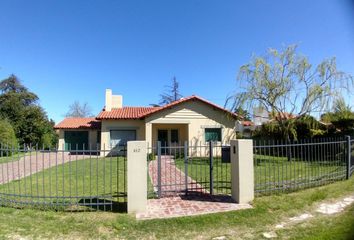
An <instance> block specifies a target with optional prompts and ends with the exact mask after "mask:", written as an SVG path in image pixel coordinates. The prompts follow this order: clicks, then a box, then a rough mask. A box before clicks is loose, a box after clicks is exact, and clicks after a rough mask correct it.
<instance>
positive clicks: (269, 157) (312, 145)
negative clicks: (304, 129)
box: [254, 138, 353, 195]
mask: <svg viewBox="0 0 354 240" xmlns="http://www.w3.org/2000/svg"><path fill="white" fill-rule="evenodd" d="M350 142H351V141H350V139H349V140H348V139H347V138H331V139H329V138H328V139H309V140H302V141H296V142H295V141H294V142H284V141H254V166H255V171H254V173H255V192H256V195H262V194H272V193H277V192H288V191H295V190H299V189H304V188H309V187H315V186H319V185H324V184H327V183H331V182H334V181H338V180H343V179H346V178H348V177H349V176H350V174H351V173H349V172H348V169H349V168H348V162H349V161H348V156H351V144H350ZM351 163H353V161H352V162H351Z"/></svg>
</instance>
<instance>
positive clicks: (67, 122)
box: [54, 118, 101, 129]
mask: <svg viewBox="0 0 354 240" xmlns="http://www.w3.org/2000/svg"><path fill="white" fill-rule="evenodd" d="M54 128H55V129H80V128H93V129H100V128H101V122H100V121H98V120H96V119H95V118H65V119H64V120H63V121H61V122H60V123H58V124H57V125H55V126H54Z"/></svg>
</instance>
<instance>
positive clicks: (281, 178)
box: [176, 155, 346, 194]
mask: <svg viewBox="0 0 354 240" xmlns="http://www.w3.org/2000/svg"><path fill="white" fill-rule="evenodd" d="M254 161H255V166H254V167H255V172H254V181H255V188H256V191H257V192H258V194H269V193H273V192H287V191H290V190H299V189H303V188H308V187H313V186H319V185H323V184H326V183H330V182H333V181H336V180H342V179H343V178H345V171H346V166H345V165H344V164H343V162H342V160H338V161H326V162H324V161H322V162H320V163H319V162H313V161H312V162H310V161H298V160H292V161H288V160H287V158H286V157H270V156H266V155H255V158H254ZM176 166H177V167H178V168H179V169H181V170H182V171H185V165H184V160H183V159H177V160H176ZM230 167H231V164H230V163H222V161H221V159H220V158H214V161H213V173H214V174H213V177H214V192H216V193H225V194H230V193H231V185H230V181H231V176H230ZM209 168H210V165H209V159H208V158H191V159H190V160H189V161H188V176H190V177H191V178H193V179H194V180H196V181H197V182H198V183H200V184H202V185H203V186H204V187H205V188H206V189H209V187H210V181H209V175H210V170H209Z"/></svg>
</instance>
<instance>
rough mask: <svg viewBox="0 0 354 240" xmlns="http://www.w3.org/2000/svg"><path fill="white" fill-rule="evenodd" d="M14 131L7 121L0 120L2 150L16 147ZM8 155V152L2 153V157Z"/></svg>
mask: <svg viewBox="0 0 354 240" xmlns="http://www.w3.org/2000/svg"><path fill="white" fill-rule="evenodd" d="M17 143H18V142H17V138H16V135H15V131H14V129H13V127H12V126H11V124H10V123H9V121H7V120H3V119H0V144H2V148H5V149H6V148H11V147H17ZM4 155H9V151H3V152H2V156H4Z"/></svg>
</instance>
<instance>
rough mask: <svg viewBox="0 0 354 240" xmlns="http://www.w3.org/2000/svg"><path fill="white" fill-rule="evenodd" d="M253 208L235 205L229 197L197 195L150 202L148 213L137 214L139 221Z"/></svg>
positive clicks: (247, 205)
mask: <svg viewBox="0 0 354 240" xmlns="http://www.w3.org/2000/svg"><path fill="white" fill-rule="evenodd" d="M249 208H252V206H251V205H250V204H237V203H234V202H233V201H232V199H231V197H229V196H211V195H210V194H196V195H187V196H182V195H181V196H176V197H166V198H160V199H150V200H148V205H147V211H146V212H144V213H137V214H136V218H137V219H139V220H148V219H161V218H173V217H185V216H195V215H202V214H208V213H218V212H228V211H235V210H241V209H249Z"/></svg>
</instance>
